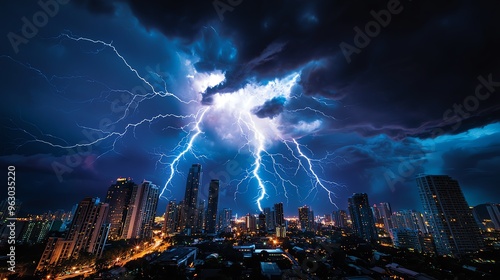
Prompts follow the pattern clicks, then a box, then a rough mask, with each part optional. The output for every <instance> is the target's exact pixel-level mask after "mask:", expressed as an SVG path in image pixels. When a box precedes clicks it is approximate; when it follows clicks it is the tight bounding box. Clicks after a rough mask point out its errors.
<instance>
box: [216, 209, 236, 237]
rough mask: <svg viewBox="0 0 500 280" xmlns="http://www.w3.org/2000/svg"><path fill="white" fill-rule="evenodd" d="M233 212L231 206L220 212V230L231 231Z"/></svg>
mask: <svg viewBox="0 0 500 280" xmlns="http://www.w3.org/2000/svg"><path fill="white" fill-rule="evenodd" d="M232 215H233V212H232V210H231V209H229V208H224V209H222V210H221V211H220V212H219V231H220V232H231V220H232Z"/></svg>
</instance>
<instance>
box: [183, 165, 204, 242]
mask: <svg viewBox="0 0 500 280" xmlns="http://www.w3.org/2000/svg"><path fill="white" fill-rule="evenodd" d="M201 175H202V170H201V164H193V165H192V166H191V168H189V174H188V177H187V182H186V192H185V195H184V207H183V213H184V214H183V217H182V219H183V221H182V228H183V230H186V231H187V232H188V234H189V233H191V232H194V231H196V230H197V226H198V223H197V222H198V217H197V216H198V211H197V209H198V189H199V187H200V184H201Z"/></svg>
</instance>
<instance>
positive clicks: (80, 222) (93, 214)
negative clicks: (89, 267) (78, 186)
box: [37, 197, 110, 270]
mask: <svg viewBox="0 0 500 280" xmlns="http://www.w3.org/2000/svg"><path fill="white" fill-rule="evenodd" d="M108 210H109V205H108V204H107V203H101V202H100V200H99V198H90V197H88V198H85V199H83V200H82V201H81V202H80V203H79V204H78V208H77V210H76V213H75V216H74V218H73V221H72V222H71V225H70V227H69V230H68V233H67V235H66V237H65V238H64V239H63V238H49V242H48V244H47V245H46V247H45V250H44V252H43V254H42V258H41V259H40V262H39V264H38V266H37V270H43V269H44V268H46V267H47V266H50V265H54V264H58V263H60V262H61V261H63V260H66V259H70V258H78V256H79V254H80V253H81V252H86V253H89V254H91V255H95V256H97V257H99V256H101V254H102V251H103V249H104V245H105V244H106V240H107V237H108V233H109V228H110V225H109V224H107V223H105V220H106V217H107V214H108Z"/></svg>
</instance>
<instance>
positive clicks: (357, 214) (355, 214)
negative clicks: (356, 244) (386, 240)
mask: <svg viewBox="0 0 500 280" xmlns="http://www.w3.org/2000/svg"><path fill="white" fill-rule="evenodd" d="M348 204H349V213H350V215H351V221H352V226H353V230H354V233H356V235H357V236H359V237H360V238H363V239H365V240H367V241H373V240H376V239H377V229H376V228H375V221H374V219H373V212H372V209H371V208H370V204H369V203H368V195H367V194H366V193H355V194H353V195H352V197H350V198H349V200H348Z"/></svg>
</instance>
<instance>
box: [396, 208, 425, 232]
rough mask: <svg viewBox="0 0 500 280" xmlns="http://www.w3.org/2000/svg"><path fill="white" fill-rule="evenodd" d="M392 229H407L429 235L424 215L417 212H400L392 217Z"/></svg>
mask: <svg viewBox="0 0 500 280" xmlns="http://www.w3.org/2000/svg"><path fill="white" fill-rule="evenodd" d="M391 220H392V228H405V229H411V230H417V231H420V232H422V233H429V230H428V227H427V225H426V221H425V216H424V214H422V213H420V212H418V211H415V210H407V209H404V210H400V211H397V212H394V213H393V214H392V216H391Z"/></svg>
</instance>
